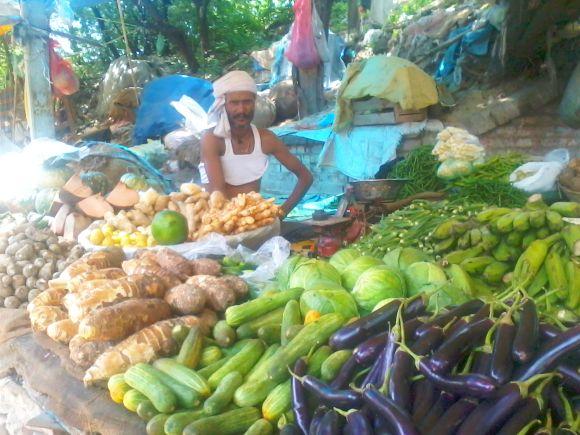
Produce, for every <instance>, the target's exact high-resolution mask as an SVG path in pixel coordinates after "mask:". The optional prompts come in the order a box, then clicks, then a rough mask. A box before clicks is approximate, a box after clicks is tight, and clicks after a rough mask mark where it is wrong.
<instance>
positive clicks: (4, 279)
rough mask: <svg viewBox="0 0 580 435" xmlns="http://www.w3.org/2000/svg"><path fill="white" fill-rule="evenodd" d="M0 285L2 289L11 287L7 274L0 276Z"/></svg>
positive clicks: (10, 280)
mask: <svg viewBox="0 0 580 435" xmlns="http://www.w3.org/2000/svg"><path fill="white" fill-rule="evenodd" d="M0 284H2V286H4V287H10V286H12V276H10V275H8V274H6V275H2V278H0Z"/></svg>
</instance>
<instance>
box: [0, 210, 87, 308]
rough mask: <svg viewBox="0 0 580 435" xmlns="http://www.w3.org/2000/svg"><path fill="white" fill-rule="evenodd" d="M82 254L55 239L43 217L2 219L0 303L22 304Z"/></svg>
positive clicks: (11, 305)
mask: <svg viewBox="0 0 580 435" xmlns="http://www.w3.org/2000/svg"><path fill="white" fill-rule="evenodd" d="M83 254H84V250H83V248H82V247H81V246H78V245H76V244H74V243H72V242H68V241H63V240H59V238H58V237H57V236H56V235H54V233H52V232H51V231H50V230H49V229H48V228H46V224H45V222H44V221H38V220H36V221H34V220H30V221H29V220H28V219H26V218H25V217H23V216H22V215H15V216H12V218H11V220H10V221H8V219H4V221H3V225H2V230H1V231H0V306H2V307H6V308H26V306H27V305H28V303H29V301H32V300H33V299H34V298H35V297H36V296H38V294H40V292H41V291H43V290H45V289H47V288H48V283H49V281H50V280H51V279H53V278H54V277H55V276H56V275H58V274H59V273H60V272H62V271H63V270H64V269H66V267H68V265H69V264H71V263H72V262H74V261H75V260H77V259H78V258H80V257H81V256H82V255H83Z"/></svg>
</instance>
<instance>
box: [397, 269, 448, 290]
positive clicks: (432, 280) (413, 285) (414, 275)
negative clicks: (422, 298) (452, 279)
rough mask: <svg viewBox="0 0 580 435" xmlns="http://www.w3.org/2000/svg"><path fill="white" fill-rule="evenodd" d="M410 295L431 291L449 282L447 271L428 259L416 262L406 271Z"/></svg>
mask: <svg viewBox="0 0 580 435" xmlns="http://www.w3.org/2000/svg"><path fill="white" fill-rule="evenodd" d="M405 278H406V279H407V291H408V296H415V295H417V294H419V293H422V292H427V293H431V292H433V291H435V290H437V289H439V288H440V287H441V286H442V285H443V284H445V283H446V282H447V277H446V276H445V272H443V269H441V268H440V267H439V266H437V265H436V264H433V263H429V262H427V261H420V262H418V263H414V264H412V265H411V266H409V267H408V268H407V270H406V271H405Z"/></svg>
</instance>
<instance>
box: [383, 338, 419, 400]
mask: <svg viewBox="0 0 580 435" xmlns="http://www.w3.org/2000/svg"><path fill="white" fill-rule="evenodd" d="M414 371H415V367H414V365H413V358H411V356H409V354H408V353H406V352H404V351H403V350H401V349H399V350H398V351H397V352H395V357H394V358H393V364H392V366H391V370H390V373H389V383H388V389H387V392H388V394H387V395H388V397H389V399H391V400H392V401H393V403H395V404H396V405H397V406H398V407H399V408H401V409H403V410H405V411H407V410H409V409H410V408H411V374H412V373H413V372H414Z"/></svg>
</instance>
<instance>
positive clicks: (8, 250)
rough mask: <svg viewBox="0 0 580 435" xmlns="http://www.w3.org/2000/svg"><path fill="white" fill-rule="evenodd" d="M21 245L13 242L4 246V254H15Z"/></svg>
mask: <svg viewBox="0 0 580 435" xmlns="http://www.w3.org/2000/svg"><path fill="white" fill-rule="evenodd" d="M21 247H22V245H21V244H20V243H18V242H14V243H11V244H10V245H8V247H7V248H6V254H7V255H10V256H11V257H12V256H14V255H16V253H17V252H18V250H19V249H20V248H21Z"/></svg>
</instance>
